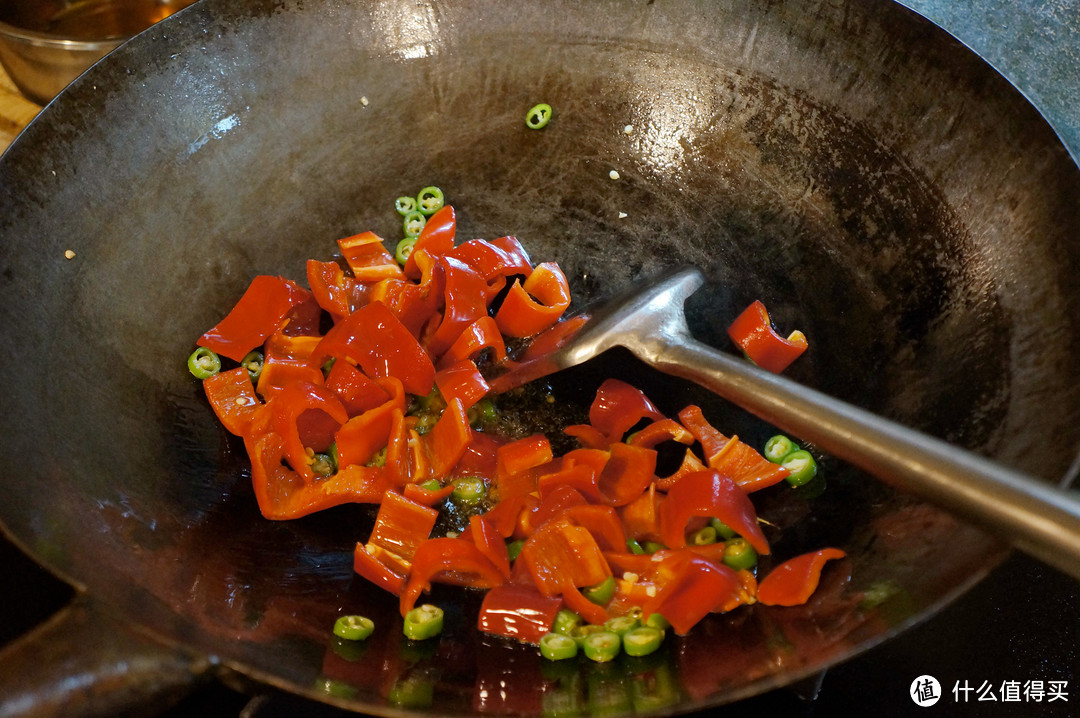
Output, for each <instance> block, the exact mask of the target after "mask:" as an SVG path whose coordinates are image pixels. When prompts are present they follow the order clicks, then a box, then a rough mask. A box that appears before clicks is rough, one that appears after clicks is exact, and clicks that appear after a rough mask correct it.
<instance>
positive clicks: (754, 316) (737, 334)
mask: <svg viewBox="0 0 1080 718" xmlns="http://www.w3.org/2000/svg"><path fill="white" fill-rule="evenodd" d="M728 336H729V337H731V340H732V341H733V342H735V344H737V345H738V346H739V348H740V349H742V350H743V352H744V353H745V354H746V356H748V357H749V358H750V360H751V361H753V362H754V363H755V364H757V365H758V366H759V367H761V368H762V369H765V370H767V371H771V372H773V373H776V374H779V373H780V372H782V371H784V369H787V368H788V366H790V365H791V363H792V362H793V361H795V360H796V359H798V358H799V356H800V355H802V353H803V352H805V351H806V347H807V342H806V336H805V335H804V334H803V333H802V332H799V331H796V332H792V333H791V335H790V336H788V337H787V338H786V339H785V338H784V337H782V336H780V334H778V333H777V331H776V330H775V329H773V326H772V322H771V321H770V320H769V312H768V310H766V309H765V305H764V304H762V303H761V301H755V302H754V303H753V304H751V305H750V306H749V307H747V308H746V309H744V310H743V312H742V314H740V315H739V316H738V317H736V318H735V321H733V322H732V323H731V326H729V327H728Z"/></svg>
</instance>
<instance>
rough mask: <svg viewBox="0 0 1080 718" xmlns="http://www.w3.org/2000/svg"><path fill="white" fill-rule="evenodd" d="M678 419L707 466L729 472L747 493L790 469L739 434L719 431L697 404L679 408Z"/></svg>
mask: <svg viewBox="0 0 1080 718" xmlns="http://www.w3.org/2000/svg"><path fill="white" fill-rule="evenodd" d="M679 420H680V421H682V423H683V425H684V426H685V427H686V428H687V429H689V430H690V432H691V433H692V434H693V435H694V438H696V439H697V440H698V441H699V442H700V443H701V447H702V449H703V450H704V452H705V460H706V462H707V463H708V465H709V468H712V469H716V470H717V471H719V472H721V473H723V474H725V475H726V476H730V477H731V479H732V480H733V481H735V483H736V484H738V485H739V486H740V487H741V488H742V489H743V490H744V491H746V492H747V493H750V492H753V491H758V490H759V489H763V488H766V487H767V486H772V485H774V484H777V483H780V482H781V481H783V480H784V477H785V476H787V475H788V474H789V473H790V472H789V471H788V470H787V469H785V468H784V467H782V466H780V465H779V464H774V463H772V462H771V461H769V460H768V459H766V458H765V457H764V456H762V455H761V454H759V453H758V452H757V451H756V450H754V448H753V447H752V446H749V445H748V444H744V443H743V442H741V441H739V439H738V437H735V436H733V437H730V438H729V437H727V436H724V435H723V434H721V433H720V432H719V431H717V430H716V429H715V428H714V427H713V426H712V424H710V423H709V422H708V420H706V419H705V416H704V415H703V414H702V412H701V408H700V407H698V406H694V405H692V404H691V405H690V406H688V407H686V408H685V409H683V410H682V411H680V412H679Z"/></svg>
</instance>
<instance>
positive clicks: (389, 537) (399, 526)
mask: <svg viewBox="0 0 1080 718" xmlns="http://www.w3.org/2000/svg"><path fill="white" fill-rule="evenodd" d="M438 517H439V512H438V511H436V510H435V509H433V508H431V507H430V506H424V505H423V504H418V503H416V502H415V501H410V500H409V499H407V498H405V497H404V496H402V495H401V494H399V493H397V492H395V491H387V492H386V493H385V494H383V498H382V503H381V504H380V505H379V513H378V514H377V515H376V517H375V525H374V526H373V527H372V529H371V537H370V538H369V539H368V543H369V544H371V545H372V546H378V547H379V548H381V549H384V550H386V551H389V552H391V553H393V554H394V555H396V556H400V557H401V558H403V559H405V560H407V561H411V560H412V559H413V556H414V555H415V554H416V551H417V550H418V549H419V548H420V546H421V545H422V544H423V543H425V542H426V541H427V540H428V536H430V535H431V530H432V529H433V528H435V521H436V519H438Z"/></svg>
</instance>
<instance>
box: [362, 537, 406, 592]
mask: <svg viewBox="0 0 1080 718" xmlns="http://www.w3.org/2000/svg"><path fill="white" fill-rule="evenodd" d="M409 567H410V564H409V562H407V561H403V560H401V559H400V557H398V556H395V555H394V554H392V553H391V552H389V551H387V550H385V549H382V548H379V547H378V546H372V545H370V544H367V545H365V544H362V543H358V544H356V549H355V550H354V551H353V571H355V572H356V573H357V574H358V575H360V576H362V577H363V578H366V579H367V580H368V581H370V582H371V583H373V584H375V585H376V586H378V587H379V588H382V589H384V590H386V591H389V592H390V593H392V594H394V595H395V596H400V595H401V592H402V591H404V590H405V576H406V575H407V574H408V571H409Z"/></svg>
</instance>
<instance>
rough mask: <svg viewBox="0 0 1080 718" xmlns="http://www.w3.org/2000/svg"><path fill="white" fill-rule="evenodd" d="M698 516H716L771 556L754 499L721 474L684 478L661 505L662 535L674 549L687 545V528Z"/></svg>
mask: <svg viewBox="0 0 1080 718" xmlns="http://www.w3.org/2000/svg"><path fill="white" fill-rule="evenodd" d="M695 516H701V517H706V516H707V517H715V518H717V519H720V520H721V521H723V522H724V523H725V524H727V525H728V526H730V527H731V528H732V529H733V530H734V531H736V532H737V533H738V534H739V535H740V536H742V537H743V538H745V539H746V540H747V541H749V542H750V545H751V546H753V547H754V550H756V551H757V552H758V553H759V554H762V555H765V554H767V553H769V542H768V541H767V540H766V539H765V534H763V533H762V532H761V527H760V526H758V522H757V512H756V511H755V510H754V505H753V504H752V503H751V502H750V498H749V497H748V496H747V495H746V493H745V492H744V491H743V490H742V489H740V488H739V487H738V486H737V485H736V484H735V482H734V481H732V480H731V479H730V478H728V477H726V476H724V475H723V474H721V473H720V472H718V471H715V470H712V469H710V470H707V471H699V472H697V473H693V474H688V475H687V476H684V477H683V478H682V479H681V480H680V481H679V482H678V483H677V484H675V485H674V486H672V487H671V491H669V492H668V495H667V497H666V498H665V499H664V501H663V502H662V503H661V504H660V533H661V535H662V536H663V537H664V543H665V544H667V545H668V546H669V547H670V548H681V547H683V546H685V545H686V534H685V531H686V526H687V524H689V523H690V519H691V518H693V517H695Z"/></svg>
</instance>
